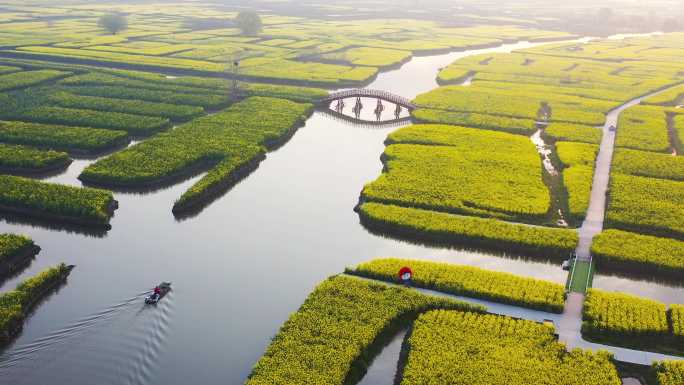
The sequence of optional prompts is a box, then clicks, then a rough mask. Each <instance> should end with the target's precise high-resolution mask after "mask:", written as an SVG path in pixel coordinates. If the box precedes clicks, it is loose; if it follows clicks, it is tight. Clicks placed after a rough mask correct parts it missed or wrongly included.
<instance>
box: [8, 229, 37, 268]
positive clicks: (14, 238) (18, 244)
mask: <svg viewBox="0 0 684 385" xmlns="http://www.w3.org/2000/svg"><path fill="white" fill-rule="evenodd" d="M33 245H34V244H33V241H32V240H31V239H30V238H28V237H25V236H22V235H16V234H0V262H2V261H4V260H6V259H7V258H11V257H13V256H15V255H17V254H19V253H21V252H23V251H24V250H26V249H27V248H29V247H32V246H33Z"/></svg>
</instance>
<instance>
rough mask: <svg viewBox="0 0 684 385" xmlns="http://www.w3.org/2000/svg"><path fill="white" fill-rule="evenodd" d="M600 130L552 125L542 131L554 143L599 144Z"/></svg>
mask: <svg viewBox="0 0 684 385" xmlns="http://www.w3.org/2000/svg"><path fill="white" fill-rule="evenodd" d="M602 135H603V134H602V131H601V129H600V128H596V127H592V126H586V125H582V124H572V123H552V124H550V125H549V126H548V127H546V128H545V129H544V136H546V137H547V138H550V139H551V140H554V141H559V140H563V141H569V142H582V143H593V144H599V143H601V137H602Z"/></svg>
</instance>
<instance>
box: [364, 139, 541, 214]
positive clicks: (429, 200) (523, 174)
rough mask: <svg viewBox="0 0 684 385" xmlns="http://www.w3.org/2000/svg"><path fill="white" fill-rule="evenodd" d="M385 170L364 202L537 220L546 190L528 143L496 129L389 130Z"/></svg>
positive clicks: (369, 186) (368, 189)
mask: <svg viewBox="0 0 684 385" xmlns="http://www.w3.org/2000/svg"><path fill="white" fill-rule="evenodd" d="M387 141H388V142H389V143H393V144H391V145H389V146H388V147H387V148H386V150H385V153H384V155H383V158H384V162H385V170H384V171H385V172H384V173H383V174H382V175H381V176H380V177H379V178H378V179H377V180H375V181H374V182H372V183H370V184H367V185H366V186H365V187H364V189H363V192H362V197H363V199H365V200H368V201H376V202H381V203H389V204H398V205H402V206H411V207H418V208H424V209H431V210H437V211H445V212H453V213H466V214H475V215H479V216H495V217H503V218H506V219H523V220H524V219H527V220H541V219H543V218H544V217H545V216H546V214H547V212H548V210H549V204H550V202H549V192H548V189H547V187H546V186H545V185H544V183H543V181H542V179H541V173H542V171H541V164H540V161H539V155H538V154H537V152H536V150H535V147H534V145H533V144H532V142H531V141H530V140H529V139H528V138H525V137H522V136H517V135H511V134H506V133H501V132H495V131H483V130H478V129H473V128H465V127H458V126H445V125H414V126H409V127H406V128H402V129H399V130H397V131H395V132H394V133H392V134H391V135H389V137H388V140H387Z"/></svg>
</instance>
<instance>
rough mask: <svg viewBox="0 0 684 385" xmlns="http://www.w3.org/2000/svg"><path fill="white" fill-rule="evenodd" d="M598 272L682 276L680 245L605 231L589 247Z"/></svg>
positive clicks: (682, 248)
mask: <svg viewBox="0 0 684 385" xmlns="http://www.w3.org/2000/svg"><path fill="white" fill-rule="evenodd" d="M591 253H592V254H593V255H594V256H595V257H596V259H595V260H596V263H597V265H598V266H599V268H601V269H604V268H605V269H606V270H611V269H615V270H622V271H626V272H632V273H651V274H656V275H663V274H664V275H669V276H672V277H677V278H682V277H684V242H682V241H678V240H675V239H671V238H660V237H654V236H649V235H641V234H635V233H630V232H626V231H620V230H605V231H603V232H602V233H600V234H599V235H597V236H596V237H595V238H594V240H593V242H592V244H591Z"/></svg>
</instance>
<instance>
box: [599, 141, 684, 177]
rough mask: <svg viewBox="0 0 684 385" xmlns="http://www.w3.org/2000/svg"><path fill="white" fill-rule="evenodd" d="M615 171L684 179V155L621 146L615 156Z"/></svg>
mask: <svg viewBox="0 0 684 385" xmlns="http://www.w3.org/2000/svg"><path fill="white" fill-rule="evenodd" d="M612 167H613V168H612V170H613V172H619V173H622V174H629V175H637V176H646V177H653V178H662V179H672V180H678V181H684V157H682V156H672V155H670V154H661V153H656V152H650V151H638V150H629V149H624V148H619V149H617V150H616V151H615V155H614V158H613V166H612Z"/></svg>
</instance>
